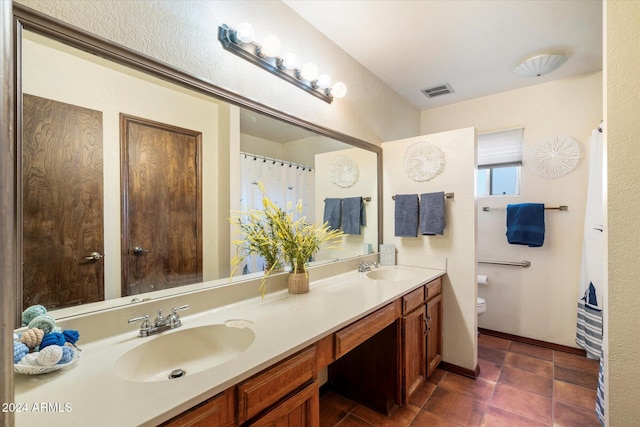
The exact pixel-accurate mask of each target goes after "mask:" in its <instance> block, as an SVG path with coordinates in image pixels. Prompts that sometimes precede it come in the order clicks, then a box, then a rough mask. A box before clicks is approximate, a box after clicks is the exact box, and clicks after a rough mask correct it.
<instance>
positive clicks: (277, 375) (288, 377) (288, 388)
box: [238, 346, 317, 424]
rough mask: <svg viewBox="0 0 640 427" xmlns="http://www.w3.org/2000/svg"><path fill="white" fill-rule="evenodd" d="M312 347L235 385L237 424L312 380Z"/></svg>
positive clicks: (314, 371) (313, 350) (314, 355)
mask: <svg viewBox="0 0 640 427" xmlns="http://www.w3.org/2000/svg"><path fill="white" fill-rule="evenodd" d="M316 376H317V375H316V348H315V346H313V347H310V348H308V349H307V350H303V351H302V352H300V353H298V354H296V355H294V356H291V357H290V358H288V359H287V360H285V361H283V362H280V363H278V364H276V365H275V366H272V367H270V368H268V369H266V370H265V371H263V372H260V373H259V374H256V375H255V376H253V377H252V378H250V379H248V380H247V381H245V382H243V383H241V384H240V385H239V386H238V418H239V420H238V421H239V422H240V424H242V423H244V422H245V421H247V420H249V419H251V418H252V417H254V416H255V415H257V414H258V413H259V412H261V411H263V410H264V409H267V408H268V407H269V406H271V405H273V404H274V403H276V402H278V401H279V400H280V399H282V398H283V397H284V396H286V395H288V394H289V393H291V392H293V391H295V390H296V389H298V388H300V387H302V386H304V385H305V384H307V383H311V382H312V381H313V380H315V379H316Z"/></svg>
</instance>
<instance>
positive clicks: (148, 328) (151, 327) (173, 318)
mask: <svg viewBox="0 0 640 427" xmlns="http://www.w3.org/2000/svg"><path fill="white" fill-rule="evenodd" d="M187 308H189V304H185V305H182V306H180V307H173V308H172V309H171V314H169V315H168V316H167V317H164V316H162V309H161V308H159V309H158V313H157V316H156V318H155V320H154V321H153V324H152V323H151V322H150V321H149V315H148V314H145V315H144V316H140V317H134V318H133V319H129V322H128V323H134V322H140V321H142V323H141V324H140V332H139V333H138V336H140V337H148V336H150V335H155V334H159V333H160V332H164V331H166V330H169V329H175V328H179V327H180V326H182V320H180V316H179V315H178V311H181V310H186V309H187Z"/></svg>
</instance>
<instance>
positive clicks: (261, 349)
mask: <svg viewBox="0 0 640 427" xmlns="http://www.w3.org/2000/svg"><path fill="white" fill-rule="evenodd" d="M384 268H393V267H384ZM401 268H402V269H407V270H410V271H415V272H416V273H417V274H416V278H415V279H408V280H403V281H375V280H371V279H369V278H367V277H366V275H365V274H364V273H358V272H355V271H354V272H349V273H344V274H340V275H336V276H332V277H329V278H326V279H323V280H318V281H314V282H312V283H311V285H310V289H311V291H310V292H309V293H307V294H303V295H292V294H289V293H288V292H287V291H286V290H284V291H279V292H274V293H271V294H267V295H266V296H265V297H264V299H262V298H260V297H259V296H258V297H256V298H251V299H248V300H244V301H240V302H238V303H234V304H229V305H225V306H223V307H219V308H215V309H212V310H209V311H206V312H202V313H197V314H193V315H189V314H188V312H185V315H184V316H183V317H182V323H183V325H182V327H181V328H179V329H176V330H175V331H169V332H164V334H168V333H174V332H176V331H180V330H184V329H186V328H192V327H196V326H203V325H209V324H223V323H224V322H225V321H227V320H231V319H244V320H249V321H251V322H253V324H252V325H251V326H250V328H251V329H252V330H253V332H254V333H255V341H254V342H253V344H252V345H251V346H250V347H249V348H248V349H247V350H245V351H244V352H242V353H241V354H240V355H239V356H237V357H235V358H234V359H232V360H230V361H228V362H225V363H224V364H222V365H219V366H217V367H214V368H211V369H208V370H205V371H202V372H199V373H195V374H193V375H186V376H185V377H183V378H180V379H179V380H172V381H168V380H167V381H157V382H133V381H128V380H124V379H121V378H119V377H118V376H117V375H116V374H115V373H114V372H113V369H114V364H115V363H116V361H117V360H118V358H119V357H120V356H121V355H123V354H124V353H126V352H127V351H128V350H130V349H132V348H134V347H136V346H138V345H140V344H143V343H146V342H148V340H153V339H155V338H156V337H159V336H162V335H163V334H159V335H156V336H153V337H148V338H139V337H137V335H136V333H135V332H132V331H129V332H127V333H124V334H120V335H116V336H112V337H108V338H105V339H101V340H98V341H94V342H90V343H88V344H87V345H86V346H81V347H82V349H83V353H82V358H81V359H80V360H79V361H78V363H76V364H74V365H73V366H70V367H68V368H66V369H62V370H60V371H57V372H53V373H49V374H45V375H36V376H28V375H19V374H16V376H15V403H16V404H17V405H16V406H17V407H18V408H21V409H22V412H18V413H16V426H18V427H22V426H35V425H43V426H44V425H46V426H49V427H51V426H65V427H66V426H88V425H91V426H109V427H112V426H134V425H156V424H158V423H160V422H163V421H165V420H167V419H168V418H170V417H172V416H175V415H177V414H179V413H181V412H183V411H185V410H187V409H189V408H191V407H192V406H194V405H195V404H197V403H200V402H202V401H204V400H205V399H207V398H209V397H212V396H214V395H216V394H218V393H220V392H222V391H224V390H225V389H227V388H228V387H230V386H233V385H235V384H237V383H239V382H240V381H242V380H244V379H246V378H249V377H250V376H252V375H254V374H256V373H258V372H260V371H261V370H263V369H265V368H267V367H268V366H270V365H272V364H274V363H276V362H278V361H280V360H282V359H284V358H286V357H287V356H289V355H291V354H293V353H295V352H297V351H299V350H301V349H303V348H305V347H307V346H308V345H311V344H313V343H314V342H316V341H318V340H319V339H321V338H322V337H324V336H326V335H328V334H330V333H333V332H335V331H337V330H339V329H341V328H342V327H344V326H347V325H349V324H350V323H352V322H354V321H355V320H357V319H359V318H361V317H363V316H365V315H367V314H369V313H371V312H373V311H375V310H376V309H378V308H380V307H383V306H384V305H386V304H388V303H390V302H392V301H394V300H395V299H397V298H398V297H400V296H401V295H403V294H405V293H407V292H409V291H411V290H413V289H415V288H417V287H419V286H421V285H423V284H425V283H427V282H429V281H431V280H433V279H435V278H437V277H440V276H442V275H443V274H444V273H445V272H444V271H442V270H435V269H428V268H418V267H405V266H403V267H401ZM194 298H197V295H195V294H194ZM121 317H123V316H122V315H121V316H118V313H117V311H115V312H114V320H113V321H116V322H125V323H126V321H127V319H125V318H121ZM79 344H81V343H79ZM184 351H185V352H188V351H189V349H188V348H185V349H184Z"/></svg>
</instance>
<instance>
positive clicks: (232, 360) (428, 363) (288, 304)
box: [15, 266, 445, 426]
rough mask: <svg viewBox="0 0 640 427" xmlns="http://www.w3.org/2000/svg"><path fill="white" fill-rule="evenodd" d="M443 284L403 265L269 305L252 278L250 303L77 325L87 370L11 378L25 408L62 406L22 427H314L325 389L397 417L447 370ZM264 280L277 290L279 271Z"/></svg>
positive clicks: (194, 298) (206, 295) (346, 276)
mask: <svg viewBox="0 0 640 427" xmlns="http://www.w3.org/2000/svg"><path fill="white" fill-rule="evenodd" d="M444 274H445V272H444V271H441V270H435V269H427V268H418V267H408V266H393V267H380V268H373V269H371V271H369V272H359V271H356V270H355V269H351V270H350V271H347V272H344V273H341V274H336V275H333V276H329V277H323V278H322V277H321V278H318V279H317V280H316V279H314V278H313V277H312V281H311V286H310V288H311V291H310V292H309V293H307V294H304V295H292V294H289V293H287V291H286V288H285V289H282V290H277V291H275V292H270V293H267V294H266V295H265V296H264V298H260V296H259V295H258V296H255V295H257V294H258V292H257V283H258V282H259V280H257V281H253V282H247V283H245V284H242V285H237V284H236V285H234V286H245V287H247V289H251V288H253V286H255V288H253V289H254V291H255V293H254V296H252V297H250V298H244V299H240V300H237V301H233V302H229V301H227V300H225V297H224V295H223V293H224V292H225V289H224V286H222V287H221V288H218V289H212V290H208V291H200V292H197V293H188V294H185V295H183V296H182V297H180V298H173V299H170V300H161V299H160V300H155V301H148V302H146V303H144V304H141V305H140V306H139V307H138V308H137V311H132V309H131V308H129V309H113V310H110V311H108V312H107V313H100V314H96V316H100V319H98V320H95V319H94V320H93V321H92V320H91V319H90V318H89V317H90V316H89V317H87V319H85V320H86V322H82V320H76V322H77V323H76V324H75V325H74V326H76V327H78V328H79V329H80V331H81V334H82V333H83V326H84V328H85V332H86V335H88V336H90V337H91V339H92V340H91V341H90V342H86V343H84V344H82V343H81V344H82V349H83V353H82V357H81V359H80V360H79V362H78V363H76V364H75V365H74V366H72V367H69V368H67V369H63V370H61V371H57V372H54V373H51V374H47V375H42V376H24V375H16V380H15V394H16V395H15V401H16V403H25V404H26V405H25V408H31V407H32V405H33V404H35V403H37V404H40V403H46V404H49V408H50V409H52V408H53V409H55V408H57V409H61V410H50V411H31V410H27V411H24V412H20V413H17V414H16V425H17V426H31V425H49V426H56V425H65V426H73V425H78V426H86V425H92V426H101V425H104V426H115V425H118V426H133V425H158V424H163V423H165V425H171V426H182V425H194V423H197V422H202V423H203V424H202V425H211V426H217V425H220V426H227V425H228V426H234V425H256V426H258V425H266V424H270V423H274V422H276V421H280V422H282V421H283V420H285V421H284V425H299V426H302V425H305V426H307V425H308V426H314V425H318V422H319V386H320V385H321V382H322V383H323V384H326V385H324V387H329V388H330V389H332V390H335V391H336V392H337V393H341V394H344V395H345V396H348V397H350V398H352V399H354V400H356V401H359V402H362V403H363V404H365V405H367V406H369V407H371V408H373V409H376V410H378V411H379V412H382V413H389V412H390V411H392V410H393V409H394V408H395V407H397V406H399V405H403V404H405V403H406V402H407V401H408V399H409V397H410V396H411V393H412V392H413V391H414V390H415V389H416V388H417V387H418V386H419V385H420V384H421V383H422V382H423V381H424V380H425V379H426V377H427V376H428V375H429V373H430V372H431V371H432V370H433V369H435V367H436V366H437V364H438V363H439V362H440V359H441V351H442V333H441V331H442V328H441V321H442V284H441V283H442V282H441V278H440V277H441V276H442V275H444ZM279 278H280V279H279ZM269 280H270V281H274V284H272V285H270V286H276V287H277V286H278V285H277V283H278V280H280V281H283V280H284V274H283V275H276V276H275V277H272V278H270V279H269ZM254 282H255V283H254ZM190 299H191V304H190V305H191V307H190V308H189V309H188V310H186V311H184V312H181V313H180V314H181V315H182V318H181V322H182V326H181V327H179V328H174V329H170V330H166V331H164V332H161V333H158V334H154V335H150V336H148V337H139V336H138V330H137V329H136V328H138V327H139V325H137V324H136V325H129V324H128V319H130V318H131V317H132V316H131V314H132V313H134V314H136V315H137V316H140V315H142V316H144V315H145V314H148V315H152V314H155V310H157V309H163V310H165V311H166V312H168V311H170V310H171V308H172V306H171V305H170V304H174V303H175V304H176V305H175V306H174V307H178V306H179V305H184V304H185V303H187V304H188V303H189V300H190ZM209 300H210V301H211V304H208V301H209ZM216 301H218V302H216ZM219 301H224V302H223V303H222V304H221V303H220V302H219ZM203 307H210V308H208V309H203ZM142 309H145V310H146V309H149V310H153V311H151V312H148V313H140V310H142ZM101 325H102V326H101ZM107 325H111V327H113V326H114V325H115V326H117V328H115V330H116V331H117V333H115V334H107V333H99V332H95V331H91V330H89V329H90V328H96V327H97V328H100V327H103V328H104V329H105V330H111V329H110V328H109V327H107ZM325 368H326V369H325ZM324 373H326V374H324ZM321 376H326V378H323V379H322V380H321V379H320V378H319V377H321ZM170 377H173V379H170ZM278 425H280V424H278Z"/></svg>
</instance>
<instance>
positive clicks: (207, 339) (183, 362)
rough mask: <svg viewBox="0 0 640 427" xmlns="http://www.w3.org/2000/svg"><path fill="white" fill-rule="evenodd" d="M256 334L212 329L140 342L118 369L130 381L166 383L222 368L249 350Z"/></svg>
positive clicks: (185, 331) (219, 327)
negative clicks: (220, 366) (169, 380)
mask: <svg viewBox="0 0 640 427" xmlns="http://www.w3.org/2000/svg"><path fill="white" fill-rule="evenodd" d="M254 339H255V334H254V333H253V331H252V330H251V329H248V328H236V327H229V326H227V325H221V324H219V325H208V326H200V327H195V328H190V329H178V330H176V331H173V332H169V333H166V335H162V334H160V335H157V336H154V337H152V338H140V340H149V341H143V342H142V344H140V345H138V346H137V347H135V348H133V349H131V350H129V351H128V352H126V353H125V354H123V355H122V356H121V357H120V358H119V359H118V361H117V362H116V364H115V366H114V371H115V373H116V375H117V376H119V377H120V378H123V379H125V380H130V381H141V382H150V381H164V380H168V379H170V378H169V377H170V376H172V377H175V379H174V380H175V381H177V380H178V378H181V377H184V376H188V375H193V374H195V373H197V372H200V371H203V370H205V369H209V368H213V367H215V366H218V365H221V364H223V363H225V362H227V361H229V360H231V359H233V358H234V357H236V356H237V355H239V354H240V353H242V352H243V351H244V350H246V349H247V348H249V346H251V344H252V343H253V341H254Z"/></svg>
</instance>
